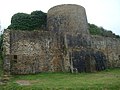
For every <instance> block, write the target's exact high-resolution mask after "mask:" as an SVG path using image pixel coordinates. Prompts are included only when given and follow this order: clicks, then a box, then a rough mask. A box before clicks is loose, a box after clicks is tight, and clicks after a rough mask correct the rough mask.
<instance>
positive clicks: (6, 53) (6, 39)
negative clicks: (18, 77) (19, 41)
mask: <svg viewBox="0 0 120 90" xmlns="http://www.w3.org/2000/svg"><path fill="white" fill-rule="evenodd" d="M2 54H3V57H4V65H3V69H4V74H7V75H10V65H11V64H10V33H9V30H5V31H4V35H3V52H2Z"/></svg>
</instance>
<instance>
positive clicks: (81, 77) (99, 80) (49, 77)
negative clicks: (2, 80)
mask: <svg viewBox="0 0 120 90" xmlns="http://www.w3.org/2000/svg"><path fill="white" fill-rule="evenodd" d="M16 80H29V81H34V82H32V84H31V85H29V86H20V85H18V84H16ZM0 87H1V88H0V89H1V90H98V89H99V90H119V89H120V69H113V70H106V71H102V72H96V73H79V74H71V73H41V74H37V75H16V76H14V77H13V78H12V79H11V81H10V82H9V83H8V84H7V85H6V86H0Z"/></svg>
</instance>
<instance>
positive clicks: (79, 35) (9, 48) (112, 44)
mask: <svg viewBox="0 0 120 90" xmlns="http://www.w3.org/2000/svg"><path fill="white" fill-rule="evenodd" d="M47 28H48V30H47V31H45V30H40V31H38V30H34V31H19V30H17V31H16V30H6V31H5V32H4V42H3V52H4V71H5V74H10V73H11V74H34V73H39V72H58V71H63V72H64V71H66V72H70V71H71V72H95V71H100V70H104V69H106V68H107V67H120V52H119V51H120V48H119V47H120V40H119V39H113V38H105V37H101V36H90V34H89V31H88V23H87V18H86V13H85V9H84V8H83V7H82V6H79V5H70V4H68V5H58V6H56V7H53V8H51V9H50V10H49V11H48V15H47Z"/></svg>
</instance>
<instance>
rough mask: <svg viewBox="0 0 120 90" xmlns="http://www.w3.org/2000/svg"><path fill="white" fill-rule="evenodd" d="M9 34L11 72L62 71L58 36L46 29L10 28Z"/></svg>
mask: <svg viewBox="0 0 120 90" xmlns="http://www.w3.org/2000/svg"><path fill="white" fill-rule="evenodd" d="M9 34H10V43H9V42H8V43H9V44H10V47H9V49H10V54H9V56H10V57H9V59H10V62H11V73H12V74H30V73H38V72H46V71H63V68H64V67H63V66H64V65H62V64H63V61H62V60H63V59H62V58H63V57H62V50H61V46H60V44H59V40H58V36H57V37H56V36H55V35H54V34H51V33H50V32H46V31H44V32H43V31H15V30H11V31H9ZM6 37H9V36H6Z"/></svg>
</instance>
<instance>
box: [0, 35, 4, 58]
mask: <svg viewBox="0 0 120 90" xmlns="http://www.w3.org/2000/svg"><path fill="white" fill-rule="evenodd" d="M2 43H3V34H1V35H0V58H2Z"/></svg>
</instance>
